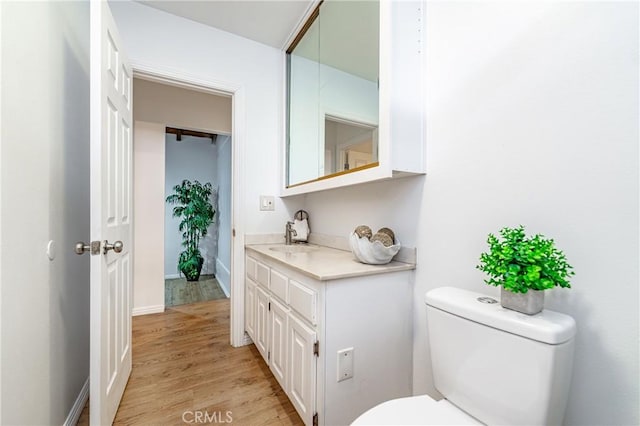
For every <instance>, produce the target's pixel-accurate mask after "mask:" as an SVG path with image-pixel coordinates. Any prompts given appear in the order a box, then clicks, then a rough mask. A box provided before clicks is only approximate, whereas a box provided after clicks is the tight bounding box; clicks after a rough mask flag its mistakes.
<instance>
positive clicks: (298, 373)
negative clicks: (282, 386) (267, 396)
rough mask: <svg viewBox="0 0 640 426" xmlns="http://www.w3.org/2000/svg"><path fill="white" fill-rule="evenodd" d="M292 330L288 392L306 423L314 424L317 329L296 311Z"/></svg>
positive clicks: (290, 320) (290, 332) (289, 345)
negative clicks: (311, 326) (304, 320)
mask: <svg viewBox="0 0 640 426" xmlns="http://www.w3.org/2000/svg"><path fill="white" fill-rule="evenodd" d="M288 330H289V332H288V333H287V334H288V336H287V338H288V342H287V347H288V351H287V352H288V353H287V355H288V363H289V370H288V373H289V378H288V380H287V385H288V395H289V399H290V400H291V402H292V403H293V406H294V407H295V408H296V410H297V411H298V414H300V417H301V418H302V420H303V421H304V423H305V425H311V424H312V423H313V414H314V412H315V403H316V356H315V355H314V353H313V345H314V343H315V341H316V332H315V330H314V329H312V328H310V327H308V326H307V325H305V324H304V323H303V322H302V320H300V319H298V318H297V317H296V316H295V315H294V314H292V313H289V325H288Z"/></svg>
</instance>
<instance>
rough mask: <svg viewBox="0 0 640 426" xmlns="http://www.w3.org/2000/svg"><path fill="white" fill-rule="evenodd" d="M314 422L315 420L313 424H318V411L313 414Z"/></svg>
mask: <svg viewBox="0 0 640 426" xmlns="http://www.w3.org/2000/svg"><path fill="white" fill-rule="evenodd" d="M312 422H313V426H318V413H315V414H314V415H313V420H312Z"/></svg>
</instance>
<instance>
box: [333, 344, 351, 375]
mask: <svg viewBox="0 0 640 426" xmlns="http://www.w3.org/2000/svg"><path fill="white" fill-rule="evenodd" d="M352 377H353V348H346V349H341V350H339V351H338V377H337V380H338V382H341V381H343V380H347V379H351V378H352Z"/></svg>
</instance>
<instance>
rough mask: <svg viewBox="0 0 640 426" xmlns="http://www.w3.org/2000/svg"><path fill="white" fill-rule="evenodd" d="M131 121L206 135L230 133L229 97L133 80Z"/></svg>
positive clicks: (139, 79) (137, 79) (138, 79)
mask: <svg viewBox="0 0 640 426" xmlns="http://www.w3.org/2000/svg"><path fill="white" fill-rule="evenodd" d="M133 91H134V92H133V96H134V109H133V118H134V120H140V121H149V122H153V123H165V124H166V125H167V126H169V127H177V128H179V129H190V130H199V131H202V132H209V133H216V134H217V133H223V134H228V133H229V132H231V98H230V97H224V96H216V95H212V94H210V93H204V92H198V91H195V90H185V89H184V88H182V87H176V86H169V85H168V84H161V83H156V82H153V81H148V80H143V79H141V78H134V79H133Z"/></svg>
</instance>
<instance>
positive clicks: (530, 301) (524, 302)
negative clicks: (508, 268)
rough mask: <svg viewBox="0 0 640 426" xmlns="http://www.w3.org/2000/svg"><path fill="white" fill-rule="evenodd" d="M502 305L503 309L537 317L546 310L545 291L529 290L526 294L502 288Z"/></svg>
mask: <svg viewBox="0 0 640 426" xmlns="http://www.w3.org/2000/svg"><path fill="white" fill-rule="evenodd" d="M500 304H501V305H502V307H503V308H507V309H511V310H514V311H518V312H522V313H523V314H527V315H535V314H537V313H539V312H540V311H542V308H544V291H539V290H529V291H527V292H526V293H514V292H512V291H509V290H505V289H504V287H500Z"/></svg>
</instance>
